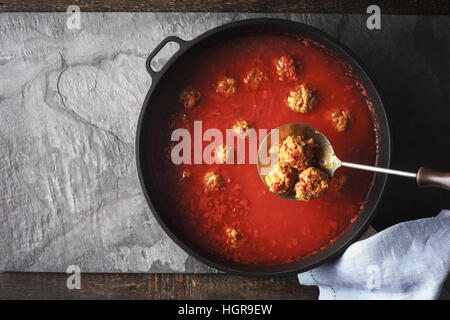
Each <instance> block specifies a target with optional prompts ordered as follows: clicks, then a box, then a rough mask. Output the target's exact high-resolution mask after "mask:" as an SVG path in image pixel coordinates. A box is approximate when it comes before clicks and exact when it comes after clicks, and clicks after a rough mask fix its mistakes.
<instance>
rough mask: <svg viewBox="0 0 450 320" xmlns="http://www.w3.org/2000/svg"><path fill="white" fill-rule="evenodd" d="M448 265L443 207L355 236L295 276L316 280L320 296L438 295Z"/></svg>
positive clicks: (448, 230) (447, 218)
mask: <svg viewBox="0 0 450 320" xmlns="http://www.w3.org/2000/svg"><path fill="white" fill-rule="evenodd" d="M449 270H450V210H443V211H441V212H440V213H439V215H438V216H436V217H434V218H427V219H420V220H414V221H408V222H403V223H400V224H397V225H395V226H392V227H390V228H388V229H386V230H383V231H381V232H379V233H378V234H376V235H374V236H372V237H370V238H368V239H365V240H362V241H358V242H356V243H354V244H352V245H351V246H350V247H349V248H348V249H347V250H346V251H345V252H344V254H343V255H342V256H341V257H339V258H338V259H336V260H334V261H331V262H329V263H326V264H323V265H321V266H319V267H317V268H315V269H313V270H310V271H307V272H304V273H301V274H299V275H298V279H299V281H300V283H301V284H303V285H315V286H318V287H319V290H320V294H319V299H321V300H338V299H352V300H353V299H367V300H368V299H438V298H439V296H440V295H441V291H442V289H443V286H444V283H445V281H446V279H447V276H448V274H449ZM447 282H448V281H447Z"/></svg>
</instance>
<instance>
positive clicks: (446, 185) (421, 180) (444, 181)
mask: <svg viewBox="0 0 450 320" xmlns="http://www.w3.org/2000/svg"><path fill="white" fill-rule="evenodd" d="M416 180H417V184H418V185H419V186H421V187H438V188H441V189H445V190H450V172H439V171H436V170H433V169H430V168H426V167H421V168H420V169H419V171H417V179H416Z"/></svg>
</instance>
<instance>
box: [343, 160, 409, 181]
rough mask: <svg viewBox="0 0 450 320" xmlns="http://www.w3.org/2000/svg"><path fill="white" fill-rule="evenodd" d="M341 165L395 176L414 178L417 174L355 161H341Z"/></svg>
mask: <svg viewBox="0 0 450 320" xmlns="http://www.w3.org/2000/svg"><path fill="white" fill-rule="evenodd" d="M341 165H342V166H343V167H349V168H354V169H360V170H366V171H373V172H380V173H387V174H394V175H397V176H402V177H408V178H414V179H416V176H417V174H415V173H413V172H406V171H399V170H392V169H386V168H379V167H373V166H366V165H363V164H356V163H351V162H342V163H341Z"/></svg>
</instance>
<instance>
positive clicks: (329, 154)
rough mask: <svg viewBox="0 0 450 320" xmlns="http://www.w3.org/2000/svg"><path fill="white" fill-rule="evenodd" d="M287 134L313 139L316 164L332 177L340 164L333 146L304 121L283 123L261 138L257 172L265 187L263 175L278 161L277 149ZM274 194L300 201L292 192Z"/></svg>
mask: <svg viewBox="0 0 450 320" xmlns="http://www.w3.org/2000/svg"><path fill="white" fill-rule="evenodd" d="M288 136H303V137H305V138H306V139H313V141H314V143H315V144H316V145H317V150H318V153H317V159H318V166H319V167H320V169H322V170H323V171H325V172H326V173H327V174H328V176H329V177H330V178H331V177H333V175H334V173H335V171H336V170H337V169H338V168H339V167H341V166H342V162H341V161H340V160H339V159H338V157H336V154H335V153H334V150H333V146H332V145H331V143H330V141H329V140H328V138H327V137H326V136H325V135H324V134H323V133H322V132H320V131H319V130H317V129H316V128H314V127H313V126H310V125H308V124H304V123H288V124H284V125H281V126H279V127H277V128H275V129H273V130H272V131H271V132H270V133H269V134H268V135H267V136H266V137H265V138H264V139H263V141H262V142H261V145H260V147H259V150H258V162H257V167H258V173H259V176H260V178H261V180H262V181H263V183H264V185H265V186H266V187H267V188H268V186H267V183H266V179H265V176H266V175H267V174H268V173H269V172H270V169H271V168H272V167H273V166H274V165H275V164H276V163H278V151H279V149H280V146H281V144H282V143H283V141H284V139H286V138H287V137H288ZM276 195H278V196H280V197H281V198H284V199H289V200H295V201H302V200H300V199H297V198H296V197H295V196H294V195H293V194H292V193H285V194H276Z"/></svg>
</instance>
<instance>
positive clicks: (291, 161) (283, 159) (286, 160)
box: [279, 136, 315, 171]
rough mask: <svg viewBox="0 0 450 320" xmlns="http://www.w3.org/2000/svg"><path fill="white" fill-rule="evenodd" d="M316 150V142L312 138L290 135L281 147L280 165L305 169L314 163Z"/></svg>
mask: <svg viewBox="0 0 450 320" xmlns="http://www.w3.org/2000/svg"><path fill="white" fill-rule="evenodd" d="M314 152H315V144H314V140H313V139H312V138H311V139H309V140H306V139H305V138H304V137H301V136H288V137H287V138H286V139H284V141H283V144H282V145H281V148H280V153H279V158H280V165H281V166H288V167H293V168H296V169H298V170H300V171H302V170H305V169H306V168H308V167H309V166H311V165H312V164H313V161H314Z"/></svg>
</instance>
